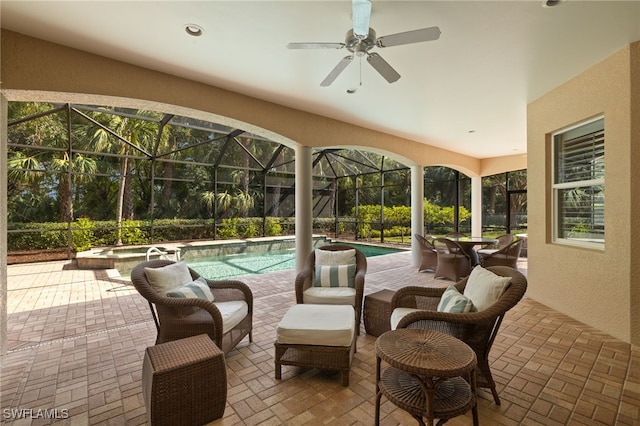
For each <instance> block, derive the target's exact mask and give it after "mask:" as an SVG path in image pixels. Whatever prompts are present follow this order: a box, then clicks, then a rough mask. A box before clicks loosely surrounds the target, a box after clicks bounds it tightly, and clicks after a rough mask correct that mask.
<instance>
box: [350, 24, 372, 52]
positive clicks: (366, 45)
mask: <svg viewBox="0 0 640 426" xmlns="http://www.w3.org/2000/svg"><path fill="white" fill-rule="evenodd" d="M376 40H377V38H376V32H375V31H374V29H373V28H369V35H367V37H364V38H363V37H361V36H357V35H355V34H354V33H353V29H350V30H349V31H347V35H346V36H345V41H344V45H345V47H346V48H347V50H348V51H349V52H351V53H353V54H355V55H356V56H359V57H362V56H365V55H366V54H367V52H369V50H371V49H372V48H373V47H374V46H375V45H376Z"/></svg>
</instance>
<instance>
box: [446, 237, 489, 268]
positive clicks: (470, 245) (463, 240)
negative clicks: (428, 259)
mask: <svg viewBox="0 0 640 426" xmlns="http://www.w3.org/2000/svg"><path fill="white" fill-rule="evenodd" d="M447 239H449V240H451V241H455V242H456V243H458V244H459V245H460V247H462V250H463V251H464V252H465V253H466V254H467V255H468V256H469V259H471V266H472V267H473V266H476V265H478V264H479V263H480V260H479V258H478V253H477V252H476V251H475V250H474V247H475V246H480V247H485V246H490V245H492V244H496V243H497V242H498V240H496V239H495V238H484V237H447Z"/></svg>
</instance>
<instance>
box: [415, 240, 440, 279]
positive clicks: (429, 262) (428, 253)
mask: <svg viewBox="0 0 640 426" xmlns="http://www.w3.org/2000/svg"><path fill="white" fill-rule="evenodd" d="M415 238H416V240H417V241H418V243H420V267H419V268H418V272H422V271H427V270H430V271H435V270H436V267H437V266H438V252H437V251H436V248H435V247H434V245H433V243H432V242H431V238H429V239H427V238H425V237H423V236H422V235H420V234H415Z"/></svg>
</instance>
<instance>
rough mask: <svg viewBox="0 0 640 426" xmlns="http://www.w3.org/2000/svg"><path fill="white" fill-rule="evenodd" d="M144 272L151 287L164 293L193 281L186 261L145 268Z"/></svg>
mask: <svg viewBox="0 0 640 426" xmlns="http://www.w3.org/2000/svg"><path fill="white" fill-rule="evenodd" d="M144 274H145V275H146V276H147V280H149V284H151V287H153V288H154V289H155V290H156V291H157V292H158V293H162V294H167V293H168V292H170V291H171V290H173V289H176V288H178V287H182V286H183V285H185V284H188V283H190V282H191V281H193V278H191V273H190V272H189V268H188V267H187V264H186V263H185V262H184V261H182V262H176V263H172V264H170V265H167V266H163V267H162V268H144Z"/></svg>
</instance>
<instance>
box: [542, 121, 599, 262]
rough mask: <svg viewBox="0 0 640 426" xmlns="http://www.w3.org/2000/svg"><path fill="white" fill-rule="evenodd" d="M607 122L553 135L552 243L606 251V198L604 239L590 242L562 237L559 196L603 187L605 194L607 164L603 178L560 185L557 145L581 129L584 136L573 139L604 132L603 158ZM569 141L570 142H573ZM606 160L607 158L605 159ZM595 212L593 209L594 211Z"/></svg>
mask: <svg viewBox="0 0 640 426" xmlns="http://www.w3.org/2000/svg"><path fill="white" fill-rule="evenodd" d="M598 121H601V122H602V125H601V126H599V125H596V123H597V122H598ZM590 126H597V127H599V128H595V127H594V128H591V129H590V128H589V127H590ZM605 127H606V126H605V120H604V116H598V117H595V118H592V119H589V120H586V121H582V122H580V123H578V124H575V125H573V126H570V127H566V128H563V129H561V130H558V131H556V132H554V133H552V134H551V157H552V159H551V167H552V170H551V208H552V233H551V237H552V242H553V243H556V244H561V245H568V246H573V247H581V248H589V249H597V250H601V251H604V249H605V240H606V237H605V236H606V232H605V228H604V223H605V219H604V216H605V214H606V213H605V212H606V198H604V195H603V198H604V208H603V213H602V214H603V239H602V240H601V241H588V240H579V239H576V238H567V237H565V236H561V226H560V219H561V217H560V207H561V205H562V204H561V203H560V202H559V196H560V195H559V194H560V192H561V191H562V190H565V189H571V188H584V187H597V186H602V188H603V189H602V192H603V194H604V193H605V175H606V168H605V166H606V163H605V160H604V159H603V166H602V167H603V174H602V177H599V178H594V179H586V180H576V181H571V182H561V183H558V176H557V173H558V170H559V167H558V161H559V159H558V155H557V153H558V152H559V151H558V148H557V144H558V143H560V142H563V141H562V140H561V139H559V138H560V137H562V136H563V135H566V134H567V133H569V132H572V131H575V130H577V129H580V128H584V132H583V134H582V135H576V136H573V137H572V138H571V139H577V138H579V137H582V136H586V135H588V134H591V133H595V132H597V131H602V133H603V142H602V144H603V156H604V155H605V154H604V153H605V152H606V134H605ZM571 139H569V140H571ZM604 158H605V159H606V157H604ZM592 211H593V209H592Z"/></svg>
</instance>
